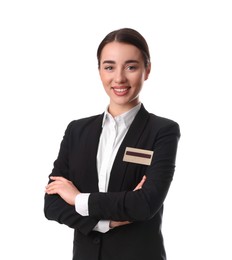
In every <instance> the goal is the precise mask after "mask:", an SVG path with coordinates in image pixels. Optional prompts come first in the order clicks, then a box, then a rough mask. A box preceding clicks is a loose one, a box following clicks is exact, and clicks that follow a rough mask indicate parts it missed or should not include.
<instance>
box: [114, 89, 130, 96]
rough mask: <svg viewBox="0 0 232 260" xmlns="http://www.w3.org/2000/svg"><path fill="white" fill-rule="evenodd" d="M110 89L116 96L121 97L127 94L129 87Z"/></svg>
mask: <svg viewBox="0 0 232 260" xmlns="http://www.w3.org/2000/svg"><path fill="white" fill-rule="evenodd" d="M112 89H113V91H114V93H115V94H116V95H119V96H122V95H125V94H127V93H128V91H129V89H130V87H121V88H117V87H112Z"/></svg>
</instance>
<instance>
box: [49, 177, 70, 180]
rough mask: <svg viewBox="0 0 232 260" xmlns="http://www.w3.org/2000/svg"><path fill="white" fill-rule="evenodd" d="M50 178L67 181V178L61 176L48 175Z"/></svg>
mask: <svg viewBox="0 0 232 260" xmlns="http://www.w3.org/2000/svg"><path fill="white" fill-rule="evenodd" d="M50 179H51V180H54V181H68V180H67V179H65V178H64V177H62V176H50Z"/></svg>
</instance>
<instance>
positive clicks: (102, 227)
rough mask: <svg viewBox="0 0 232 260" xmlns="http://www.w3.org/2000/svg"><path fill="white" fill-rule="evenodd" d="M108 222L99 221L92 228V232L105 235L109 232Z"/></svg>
mask: <svg viewBox="0 0 232 260" xmlns="http://www.w3.org/2000/svg"><path fill="white" fill-rule="evenodd" d="M110 229H111V228H110V221H109V220H100V221H99V222H98V223H97V225H96V226H95V227H94V228H93V230H94V231H98V232H101V233H106V232H108V231H109V230H110Z"/></svg>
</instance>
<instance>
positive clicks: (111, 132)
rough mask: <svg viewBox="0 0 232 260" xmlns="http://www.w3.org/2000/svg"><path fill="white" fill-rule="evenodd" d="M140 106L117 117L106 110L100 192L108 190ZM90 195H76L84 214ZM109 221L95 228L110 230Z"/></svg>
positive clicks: (100, 152) (99, 161)
mask: <svg viewBox="0 0 232 260" xmlns="http://www.w3.org/2000/svg"><path fill="white" fill-rule="evenodd" d="M140 107H141V103H139V104H138V105H137V106H135V107H133V108H132V109H130V110H129V111H127V112H125V113H123V114H121V115H119V116H116V117H112V115H111V114H110V113H109V112H108V111H107V110H106V111H105V114H104V117H103V121H102V133H101V136H100V140H99V145H98V152H97V171H98V187H99V191H100V192H107V190H108V185H109V180H110V172H111V168H112V165H113V162H114V159H115V156H116V154H117V152H118V149H119V147H120V145H121V143H122V140H123V139H124V137H125V135H126V133H127V131H128V129H129V127H130V125H131V123H132V121H133V120H134V118H135V116H136V114H137V113H138V111H139V109H140ZM89 195H90V194H89V193H80V194H79V195H77V196H76V200H75V208H76V211H77V212H78V213H79V214H80V215H82V216H88V215H89V212H88V199H89ZM109 222H110V221H109V220H101V221H99V222H98V224H97V225H96V226H95V227H94V230H95V231H99V232H102V233H105V232H107V231H109V229H110V227H109Z"/></svg>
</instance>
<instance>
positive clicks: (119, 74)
mask: <svg viewBox="0 0 232 260" xmlns="http://www.w3.org/2000/svg"><path fill="white" fill-rule="evenodd" d="M114 81H115V83H124V82H125V81H126V75H125V71H124V70H123V69H118V70H116V71H115V78H114Z"/></svg>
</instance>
